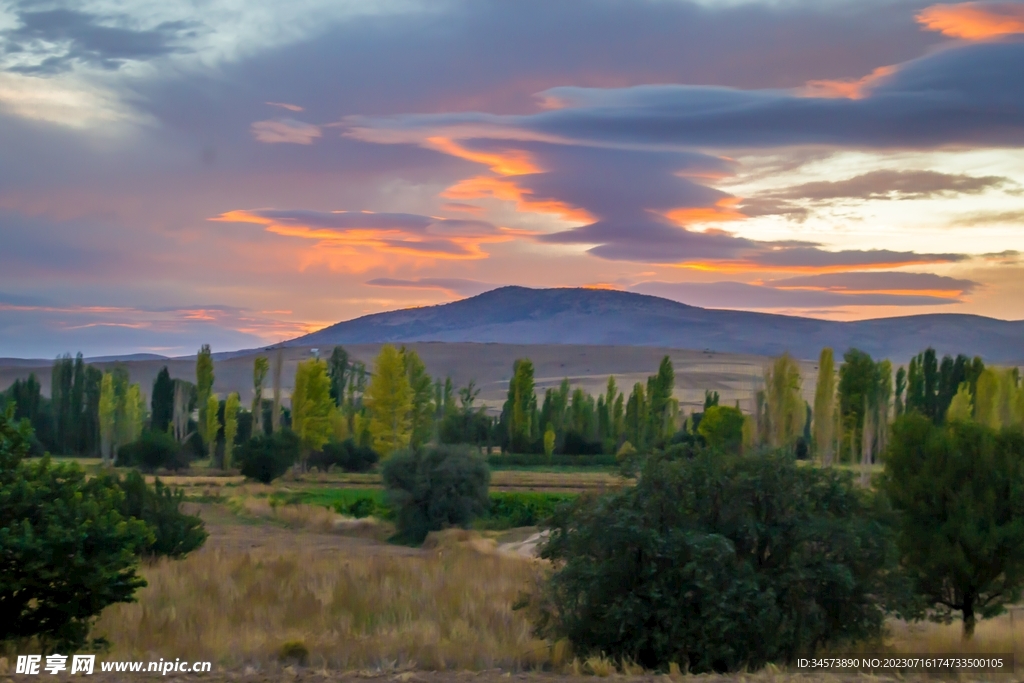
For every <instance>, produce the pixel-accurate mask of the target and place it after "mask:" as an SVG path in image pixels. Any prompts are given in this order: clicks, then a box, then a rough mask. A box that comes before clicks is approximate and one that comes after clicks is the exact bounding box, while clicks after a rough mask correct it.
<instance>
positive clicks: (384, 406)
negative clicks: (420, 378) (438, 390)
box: [363, 344, 413, 459]
mask: <svg viewBox="0 0 1024 683" xmlns="http://www.w3.org/2000/svg"><path fill="white" fill-rule="evenodd" d="M412 398H413V397H412V387H410V386H409V377H408V375H407V374H406V369H405V363H404V360H403V358H402V354H401V353H399V351H398V349H396V348H395V347H394V346H392V345H390V344H385V345H384V346H383V348H381V350H380V354H378V355H377V358H376V359H375V360H374V362H373V376H372V377H371V378H370V385H369V386H368V387H367V388H366V393H365V394H364V395H363V403H364V404H365V405H366V408H367V410H368V411H369V413H370V434H371V435H372V436H373V447H374V448H375V449H376V450H377V452H378V453H380V456H381V458H382V459H383V458H387V457H388V456H390V455H391V454H392V453H394V452H395V451H397V450H399V449H401V448H405V447H406V446H408V445H409V440H410V438H411V436H412V415H411V413H412Z"/></svg>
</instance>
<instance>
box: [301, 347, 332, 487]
mask: <svg viewBox="0 0 1024 683" xmlns="http://www.w3.org/2000/svg"><path fill="white" fill-rule="evenodd" d="M333 410H334V399H332V398H331V378H330V376H329V375H328V373H327V364H326V363H324V362H323V361H322V360H318V359H317V360H314V359H310V360H307V361H304V362H301V363H299V364H298V366H297V367H296V368H295V388H294V390H293V391H292V431H294V432H295V433H296V434H297V435H298V437H299V443H300V444H301V453H300V457H301V460H302V463H303V467H304V468H305V463H306V460H307V459H308V458H309V454H310V453H312V452H313V451H318V450H320V449H321V448H322V447H323V445H324V444H325V443H327V441H328V439H330V436H331V432H332V426H331V412H332V411H333Z"/></svg>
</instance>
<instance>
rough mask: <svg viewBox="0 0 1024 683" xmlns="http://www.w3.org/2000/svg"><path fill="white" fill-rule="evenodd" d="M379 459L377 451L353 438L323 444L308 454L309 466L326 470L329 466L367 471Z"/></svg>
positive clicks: (349, 470) (347, 470)
mask: <svg viewBox="0 0 1024 683" xmlns="http://www.w3.org/2000/svg"><path fill="white" fill-rule="evenodd" d="M378 460H380V455H379V454H378V453H377V451H375V450H373V449H372V448H370V447H369V446H360V445H358V444H357V443H356V442H355V440H354V439H351V438H349V439H345V440H344V441H340V442H331V443H327V444H324V447H323V449H322V450H320V451H319V452H316V453H313V454H312V455H310V456H309V460H308V461H307V462H308V463H309V466H310V467H311V468H314V467H315V468H316V469H318V470H320V471H321V472H326V471H327V470H329V469H330V468H331V466H332V465H333V466H335V467H338V468H340V469H342V470H344V471H345V472H368V471H370V470H371V469H373V466H374V465H376V464H377V461H378Z"/></svg>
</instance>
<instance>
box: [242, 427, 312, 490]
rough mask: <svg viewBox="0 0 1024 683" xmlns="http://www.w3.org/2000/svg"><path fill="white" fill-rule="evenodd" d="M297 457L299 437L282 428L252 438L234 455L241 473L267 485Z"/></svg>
mask: <svg viewBox="0 0 1024 683" xmlns="http://www.w3.org/2000/svg"><path fill="white" fill-rule="evenodd" d="M298 457H299V437H298V436H297V435H296V434H295V432H293V431H292V430H290V429H287V428H282V429H279V430H277V431H276V432H274V433H273V434H271V435H270V436H263V435H259V436H254V437H252V438H251V439H249V440H248V441H246V442H245V443H244V444H242V446H241V448H239V450H238V453H237V455H236V458H237V462H238V463H239V465H240V466H241V472H242V474H243V475H244V476H246V477H249V478H250V479H256V480H257V481H261V482H263V483H264V484H269V483H270V482H272V481H274V480H275V479H277V478H278V477H280V476H281V475H282V474H284V473H285V472H287V471H288V468H289V467H291V466H292V465H293V464H294V463H295V461H296V460H297V459H298Z"/></svg>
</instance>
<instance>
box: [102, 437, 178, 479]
mask: <svg viewBox="0 0 1024 683" xmlns="http://www.w3.org/2000/svg"><path fill="white" fill-rule="evenodd" d="M188 463H189V456H188V453H187V452H186V451H185V449H184V448H182V446H181V445H180V444H179V443H178V442H177V441H175V440H174V437H173V436H171V435H170V434H167V433H165V432H143V433H142V437H141V438H140V439H139V440H138V441H133V442H132V443H129V444H125V445H124V446H121V447H120V448H118V449H117V463H116V464H117V466H118V467H138V468H139V469H140V470H142V471H143V472H155V471H156V470H158V469H161V468H163V469H168V470H180V469H185V468H186V467H188Z"/></svg>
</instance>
